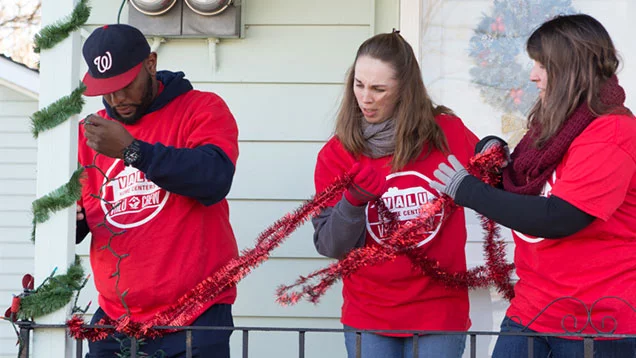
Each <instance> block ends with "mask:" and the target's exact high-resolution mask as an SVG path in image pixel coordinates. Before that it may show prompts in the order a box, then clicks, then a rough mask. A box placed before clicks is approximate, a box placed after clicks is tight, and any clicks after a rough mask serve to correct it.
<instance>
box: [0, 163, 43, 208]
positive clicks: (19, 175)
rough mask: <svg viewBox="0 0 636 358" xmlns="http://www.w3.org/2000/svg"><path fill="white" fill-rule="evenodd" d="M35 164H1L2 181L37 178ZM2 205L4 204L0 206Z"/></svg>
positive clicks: (0, 177) (0, 174) (0, 176)
mask: <svg viewBox="0 0 636 358" xmlns="http://www.w3.org/2000/svg"><path fill="white" fill-rule="evenodd" d="M35 174H36V165H35V164H0V180H1V179H29V180H32V179H33V178H35ZM0 205H2V204H0Z"/></svg>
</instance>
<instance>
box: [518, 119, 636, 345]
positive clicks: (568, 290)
mask: <svg viewBox="0 0 636 358" xmlns="http://www.w3.org/2000/svg"><path fill="white" fill-rule="evenodd" d="M542 195H543V196H549V195H555V196H557V197H559V198H561V199H563V200H565V201H567V202H568V203H570V204H572V205H574V206H576V207H577V208H579V209H580V210H582V211H585V212H586V213H588V214H590V215H593V216H595V217H596V218H597V219H596V220H594V221H593V222H592V224H590V225H589V226H588V227H586V228H585V229H583V230H581V231H579V232H578V233H576V234H574V235H571V236H568V237H565V238H562V239H543V238H536V237H532V236H528V235H523V234H520V233H517V232H514V231H513V236H514V240H515V244H516V248H515V265H516V268H517V275H518V276H519V282H518V283H517V285H516V286H515V298H514V299H513V300H512V302H511V305H510V308H509V309H508V313H507V315H508V316H509V317H513V316H514V317H518V318H520V319H521V323H522V324H524V325H527V324H529V323H531V322H532V323H531V324H530V329H532V330H535V331H539V332H550V333H561V332H564V330H567V331H569V332H577V331H580V330H581V329H583V328H584V327H585V329H584V330H583V332H585V333H595V332H596V330H595V328H596V329H599V330H600V331H601V332H610V331H612V329H613V328H615V329H616V331H615V332H616V333H630V334H634V333H636V312H634V311H633V310H632V309H631V308H630V307H629V306H628V305H627V304H626V303H624V302H623V301H622V300H620V299H616V298H610V296H616V297H620V298H622V299H624V300H625V301H627V302H629V304H631V305H633V306H636V260H635V259H634V257H635V253H636V240H635V239H636V121H635V120H634V118H633V117H630V116H620V115H608V116H603V117H599V118H598V119H596V120H595V121H594V122H592V124H590V125H589V127H588V128H587V129H585V131H584V132H583V133H581V135H579V137H577V138H576V139H575V140H574V142H572V145H571V146H570V148H569V149H568V152H567V153H566V155H565V157H564V158H563V161H562V162H561V163H560V164H559V166H558V167H557V169H556V172H555V173H554V175H553V176H552V178H551V180H549V181H548V183H547V184H546V186H545V188H544V191H543V193H542ZM568 297H572V298H568ZM555 300H556V301H555ZM546 307H547V309H546V310H545V312H543V313H541V314H540V311H541V310H543V309H544V308H546ZM588 312H591V322H588ZM568 315H573V316H574V317H576V327H575V326H574V320H573V319H572V318H571V317H567V318H566V316H568ZM606 317H612V318H614V319H616V326H615V327H614V322H613V321H612V319H605V321H604V323H605V325H604V326H603V322H602V321H603V319H604V318H606ZM535 318H536V319H535ZM533 320H534V321H533ZM562 322H563V323H562ZM586 322H587V323H586Z"/></svg>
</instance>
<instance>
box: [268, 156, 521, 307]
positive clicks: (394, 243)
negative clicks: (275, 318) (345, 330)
mask: <svg viewBox="0 0 636 358" xmlns="http://www.w3.org/2000/svg"><path fill="white" fill-rule="evenodd" d="M504 160H505V157H504V154H503V151H502V150H501V149H500V148H492V149H490V150H488V151H487V152H486V153H484V154H478V155H476V156H475V157H474V158H472V159H471V160H470V163H469V165H468V171H469V172H470V173H471V174H472V175H475V176H477V177H478V178H480V179H481V180H482V181H484V182H486V183H488V184H491V185H497V184H498V182H499V180H500V175H499V174H498V172H499V170H500V168H501V166H502V165H503V163H504ZM375 204H376V205H377V206H378V211H379V214H380V216H381V217H382V218H383V219H384V220H383V221H385V222H386V221H388V222H389V223H390V224H389V226H388V227H387V229H388V230H387V232H388V233H387V239H386V240H385V242H384V245H382V246H381V245H373V246H365V247H362V248H358V249H355V250H352V251H351V252H350V253H349V254H348V255H347V256H346V257H345V258H344V259H342V260H340V261H338V262H336V263H333V264H331V265H329V266H328V267H327V268H324V269H321V270H318V271H315V272H313V273H311V274H310V275H308V276H301V277H300V278H299V279H298V280H296V282H294V283H293V284H292V285H289V286H280V287H279V288H278V289H277V291H276V296H277V301H278V302H279V303H280V304H282V305H288V304H295V303H297V302H298V301H300V300H301V299H303V298H307V300H308V301H310V302H312V303H317V302H318V300H319V299H320V297H321V296H322V295H323V294H324V293H325V292H326V291H327V289H329V287H331V286H332V285H333V284H334V283H336V282H337V281H339V280H340V279H341V278H344V277H347V276H349V275H351V274H352V273H354V272H356V271H357V270H358V269H360V268H362V267H365V266H370V265H378V264H380V263H383V262H387V261H391V260H394V259H395V258H396V257H397V255H399V254H404V255H406V256H407V257H408V258H409V259H410V260H411V262H412V263H413V266H414V268H415V269H417V270H418V271H420V272H421V273H422V274H423V275H427V276H430V277H431V278H433V279H435V280H436V281H438V282H441V283H443V284H444V285H445V286H446V287H449V288H459V287H468V288H477V287H488V286H489V285H491V284H493V285H494V286H495V287H496V288H497V290H498V291H499V292H500V293H502V295H503V296H504V297H505V298H506V299H511V298H512V297H513V296H514V291H513V286H512V284H511V282H510V274H511V271H512V269H513V265H511V264H509V263H507V262H506V259H505V243H504V242H503V240H501V239H500V237H499V232H498V230H497V226H496V223H495V222H493V221H492V220H489V219H487V218H484V217H482V227H483V228H484V230H485V231H486V237H485V240H484V241H485V242H484V250H485V252H486V265H485V266H479V267H476V268H473V269H471V270H469V271H466V272H454V273H451V272H448V271H446V270H444V269H443V268H442V267H440V265H439V262H438V261H436V260H433V259H431V258H429V257H427V256H425V255H424V253H423V252H422V250H417V249H411V248H413V247H415V245H416V244H417V242H419V241H420V240H421V234H422V232H426V231H430V230H431V229H432V228H434V227H435V226H436V225H435V222H434V219H435V217H436V216H437V215H439V214H441V213H448V212H450V211H452V210H453V209H454V203H453V202H452V199H451V198H450V197H448V196H445V195H444V196H442V197H440V198H438V199H435V200H433V201H431V202H429V203H427V204H425V205H424V206H422V208H421V210H420V215H419V217H418V218H416V219H414V220H410V221H408V222H406V223H398V222H397V220H396V218H395V215H394V214H393V213H392V212H390V211H389V210H388V209H387V208H386V206H385V205H384V203H383V202H382V201H381V200H377V201H376V203H375ZM443 216H448V215H443ZM313 280H320V281H319V282H318V283H316V284H313V285H312V284H310V282H311V281H313ZM296 287H301V290H300V292H298V291H295V292H294V291H292V292H290V291H291V290H292V289H294V288H296Z"/></svg>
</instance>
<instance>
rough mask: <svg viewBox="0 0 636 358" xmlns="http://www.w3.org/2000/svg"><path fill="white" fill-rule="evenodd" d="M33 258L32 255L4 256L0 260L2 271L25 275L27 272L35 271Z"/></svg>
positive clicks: (0, 269) (0, 270)
mask: <svg viewBox="0 0 636 358" xmlns="http://www.w3.org/2000/svg"><path fill="white" fill-rule="evenodd" d="M33 268H34V266H33V258H32V257H15V258H3V259H2V260H0V272H2V273H3V274H5V275H7V274H12V275H20V277H22V275H24V274H25V273H27V272H31V273H32V272H33Z"/></svg>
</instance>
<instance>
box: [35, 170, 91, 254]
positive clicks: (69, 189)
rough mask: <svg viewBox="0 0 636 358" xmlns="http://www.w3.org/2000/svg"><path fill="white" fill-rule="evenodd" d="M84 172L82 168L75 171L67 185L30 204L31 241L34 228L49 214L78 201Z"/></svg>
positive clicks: (47, 217) (49, 215) (48, 216)
mask: <svg viewBox="0 0 636 358" xmlns="http://www.w3.org/2000/svg"><path fill="white" fill-rule="evenodd" d="M83 172H84V168H79V169H77V170H76V171H75V172H74V173H73V175H72V176H71V179H70V180H69V181H68V183H66V184H64V185H62V186H61V187H59V188H57V189H55V190H53V191H52V192H50V193H48V194H46V195H45V196H43V197H41V198H39V199H37V200H35V201H34V202H33V203H32V204H31V210H32V213H33V228H32V230H31V241H33V242H35V226H36V225H37V224H41V223H43V222H45V221H47V220H48V219H49V218H50V217H51V214H52V213H54V212H56V211H60V210H62V209H64V208H68V207H69V206H71V205H75V203H76V202H77V201H78V200H79V199H80V197H81V195H82V184H81V183H80V177H81V175H82V173H83Z"/></svg>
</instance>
